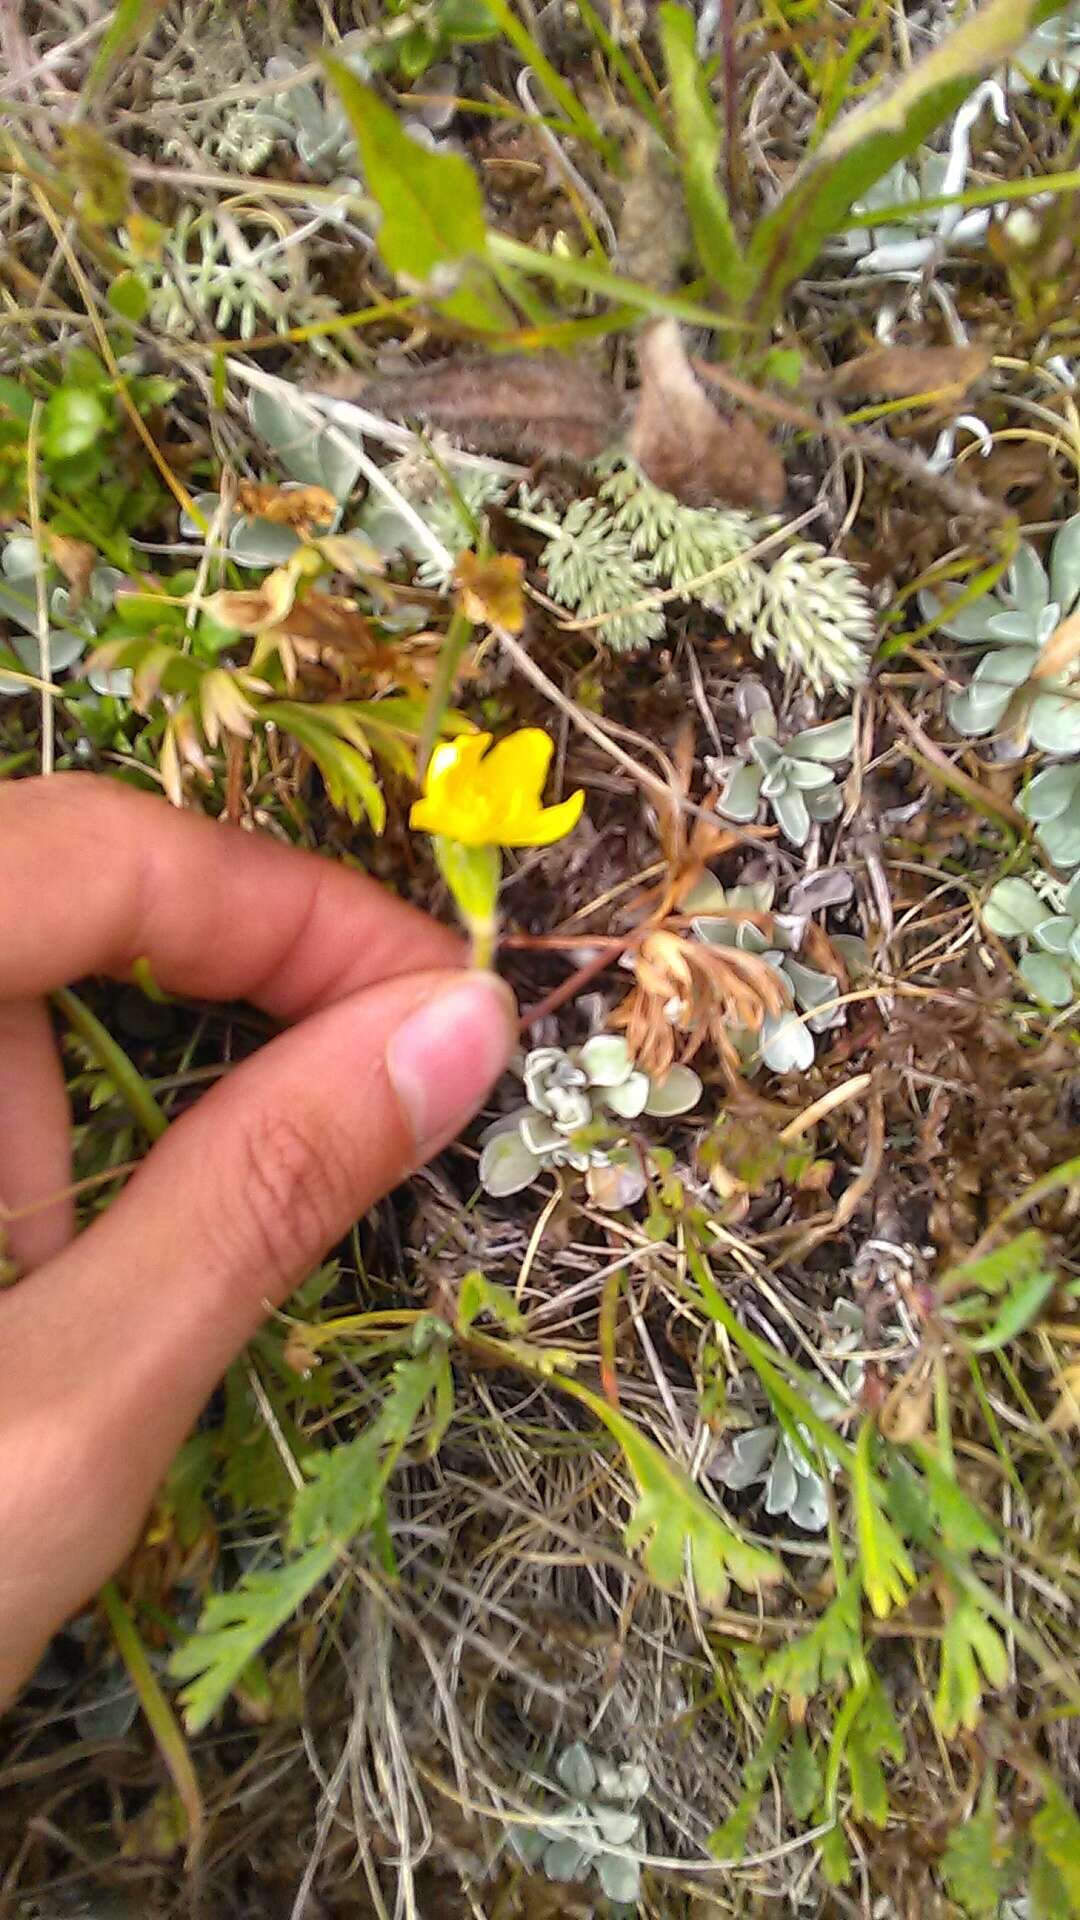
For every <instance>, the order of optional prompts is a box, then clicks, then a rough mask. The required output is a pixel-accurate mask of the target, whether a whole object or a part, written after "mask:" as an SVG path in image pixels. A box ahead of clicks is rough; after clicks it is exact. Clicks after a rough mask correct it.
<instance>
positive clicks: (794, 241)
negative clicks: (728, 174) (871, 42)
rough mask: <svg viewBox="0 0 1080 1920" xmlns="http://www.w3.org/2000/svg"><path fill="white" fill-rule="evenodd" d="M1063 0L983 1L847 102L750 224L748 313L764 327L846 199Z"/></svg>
mask: <svg viewBox="0 0 1080 1920" xmlns="http://www.w3.org/2000/svg"><path fill="white" fill-rule="evenodd" d="M1063 4H1064V0H987V4H986V5H984V6H982V7H980V8H979V9H978V10H977V11H976V12H974V13H971V14H969V15H968V16H967V17H966V18H965V19H964V20H962V21H961V23H960V25H959V26H958V27H956V28H954V29H953V31H952V32H951V33H949V34H946V35H945V36H944V37H943V38H942V39H940V40H939V41H938V42H937V44H936V45H935V46H933V47H931V49H930V51H929V52H928V53H926V54H925V55H924V56H923V58H922V59H921V60H919V61H917V62H916V63H915V65H914V66H912V67H909V68H908V69H907V71H906V72H905V73H903V74H902V75H901V77H900V79H899V80H898V81H896V82H895V83H894V84H892V85H890V86H889V87H888V88H886V89H882V90H880V91H879V92H877V93H876V94H874V96H873V97H872V98H871V99H869V100H868V101H866V102H865V104H863V105H861V106H858V107H856V108H854V110H853V111H852V112H851V113H849V114H847V115H846V116H845V117H844V118H843V119H842V120H839V121H838V122H837V123H836V125H835V126H834V127H832V128H831V130H830V131H829V133H828V134H827V135H826V137H825V139H824V140H823V141H822V142H821V145H820V146H819V147H818V148H817V149H816V151H814V152H813V153H812V154H811V155H810V157H809V158H808V159H807V160H806V161H804V163H803V165H802V166H801V167H800V169H799V171H798V173H797V174H796V176H795V178H794V180H793V181H792V183H791V185H790V186H789V188H788V190H787V192H786V193H785V194H784V195H783V196H782V197H781V199H780V200H779V202H778V203H777V205H776V206H775V207H774V208H773V209H772V211H771V212H770V213H768V214H767V215H766V216H765V218H764V220H762V221H761V222H760V223H759V225H758V227H757V229H756V230H755V233H754V236H753V239H752V241H751V244H750V248H749V253H748V259H749V263H750V266H751V268H752V270H753V273H754V282H755V284H754V288H753V293H752V295H751V297H750V300H749V302H748V313H749V316H750V317H751V318H752V319H753V320H755V321H756V322H757V323H758V325H759V326H760V327H764V326H766V325H767V324H768V322H769V321H770V320H771V319H772V318H773V316H774V315H775V314H776V312H777V311H778V309H779V306H780V303H781V301H782V299H783V296H784V292H785V290H786V289H787V288H788V287H790V286H791V285H792V283H793V282H794V281H795V280H797V279H798V278H799V276H800V274H802V273H804V272H805V270H806V268H807V267H808V266H810V265H811V263H812V261H813V260H814V259H815V258H816V256H817V254H818V253H819V251H820V249H821V246H822V243H823V241H825V240H826V239H827V238H828V236H829V235H830V234H831V233H835V232H836V230H837V228H838V227H839V226H840V225H841V224H842V222H843V220H844V217H845V215H846V214H847V213H848V212H849V211H850V209H851V207H852V206H853V205H854V203H855V201H856V200H858V199H860V198H861V197H863V196H864V195H865V194H866V192H867V190H868V189H869V188H870V187H872V186H873V185H874V183H875V181H877V180H880V179H881V178H882V177H883V176H884V175H885V174H886V173H888V172H889V169H890V168H891V167H894V166H895V165H896V164H897V162H898V161H900V160H903V159H904V158H905V157H906V156H907V155H908V154H909V153H913V152H914V151H915V149H916V147H918V146H919V145H920V144H921V142H922V141H923V140H925V139H926V137H927V135H928V134H930V133H932V132H933V130H934V128H935V127H939V126H941V125H942V124H943V123H944V122H945V121H946V120H948V119H950V118H951V116H952V115H953V114H954V113H955V112H956V110H957V108H958V107H960V106H961V105H962V103H963V101H964V100H966V98H967V96H968V94H969V93H971V91H972V90H973V88H974V87H975V86H977V84H978V82H979V81H980V80H981V79H983V78H984V77H985V76H986V75H987V74H990V73H992V72H993V71H994V69H995V68H996V67H1000V66H1001V65H1002V63H1003V62H1004V61H1005V60H1007V59H1008V58H1009V57H1010V55H1011V54H1013V53H1015V52H1016V51H1017V49H1018V48H1019V47H1020V46H1021V45H1022V44H1023V42H1024V41H1025V40H1026V39H1027V37H1028V35H1029V34H1030V33H1031V31H1032V29H1033V28H1034V27H1035V26H1036V25H1037V24H1038V23H1039V21H1041V20H1045V19H1048V18H1049V17H1050V16H1051V15H1052V14H1054V13H1056V12H1058V11H1059V10H1060V7H1061V6H1062V5H1063Z"/></svg>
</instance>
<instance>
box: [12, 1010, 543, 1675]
mask: <svg viewBox="0 0 1080 1920" xmlns="http://www.w3.org/2000/svg"><path fill="white" fill-rule="evenodd" d="M514 1039H515V1022H514V1008H513V999H512V995H511V994H510V992H509V989H508V988H506V987H505V986H504V985H503V983H502V982H501V981H499V980H498V979H497V978H496V977H495V976H494V975H491V974H480V973H472V974H466V973H439V974H426V975H423V974H421V975H405V976H403V977H400V978H398V979H395V980H389V981H384V982H382V983H381V984H379V985H378V986H373V987H369V988H367V989H365V990H364V991H363V992H360V993H355V994H352V995H349V996H347V997H345V998H343V999H341V1000H339V1001H337V1002H336V1003H335V1004H334V1005H332V1006H330V1007H328V1008H326V1009H325V1010H324V1011H322V1012H320V1013H317V1014H314V1015H312V1016H311V1017H310V1018H308V1019H307V1020H305V1021H303V1022H302V1023H301V1024H300V1025H299V1026H297V1027H294V1028H292V1029H291V1030H290V1031H288V1032H286V1033H283V1034H281V1035H280V1036H279V1037H278V1038H276V1039H275V1040H273V1041H272V1042H271V1043H270V1045H269V1046H267V1047H264V1048H263V1049H262V1051H261V1052H260V1053H258V1054H257V1055H256V1056H255V1058H254V1059H252V1060H250V1061H247V1062H246V1063H245V1064H244V1065H243V1066H242V1067H240V1068H238V1069H237V1071H236V1072H235V1073H233V1074H232V1075H230V1076H229V1078H228V1079H227V1080H225V1081H223V1082H221V1083H220V1084H219V1085H218V1086H217V1087H215V1088H214V1089H213V1091H212V1092H210V1093H208V1094H207V1095H205V1096H204V1097H203V1099H201V1100H200V1101H199V1102H198V1104H197V1105H196V1106H195V1107H193V1108H192V1109H191V1110H190V1111H189V1112H188V1113H186V1114H185V1115H184V1116H183V1117H182V1118H181V1119H180V1120H178V1121H177V1122H176V1123H175V1125H174V1126H173V1127H172V1128H171V1129H170V1131H169V1133H168V1134H167V1135H166V1136H165V1138H164V1139H163V1140H161V1141H160V1142H159V1143H158V1144H157V1146H156V1147H155V1148H154V1149H153V1151H152V1153H151V1154H150V1155H149V1156H148V1158H147V1160H146V1163H145V1165H144V1166H143V1167H142V1168H140V1170H139V1172H138V1174H137V1175H136V1176H135V1178H134V1179H133V1180H132V1181H131V1183H130V1185H129V1186H128V1187H127V1189H126V1191H125V1192H124V1193H123V1194H122V1195H121V1196H120V1198H119V1199H118V1200H117V1201H116V1202H115V1203H114V1205H113V1206H112V1207H111V1208H110V1209H109V1211H108V1212H107V1213H106V1214H104V1215H103V1216H102V1217H101V1219H99V1220H98V1221H96V1222H95V1223H94V1225H93V1226H91V1227H90V1228H89V1229H88V1230H87V1231H86V1232H85V1233H83V1234H82V1235H81V1236H80V1237H79V1238H78V1239H76V1240H75V1241H73V1242H72V1243H71V1244H70V1245H69V1246H68V1247H67V1248H66V1249H65V1250H64V1252H63V1253H61V1254H60V1255H58V1256H57V1258H56V1259H54V1260H52V1261H49V1262H48V1263H47V1264H46V1265H45V1266H43V1267H40V1268H38V1269H37V1270H36V1272H34V1273H33V1274H32V1275H30V1277H29V1278H28V1279H26V1280H25V1281H23V1282H22V1283H21V1284H20V1285H19V1286H18V1287H17V1288H16V1289H15V1290H14V1291H13V1293H12V1294H10V1295H9V1296H8V1297H7V1298H6V1299H5V1301H4V1302H3V1307H2V1315H3V1331H4V1345H3V1353H4V1355H6V1356H7V1357H6V1358H5V1359H3V1360H0V1450H2V1453H3V1457H4V1459H5V1476H4V1477H5V1481H6V1485H7V1493H6V1495H5V1496H4V1499H3V1505H4V1506H5V1507H9V1506H10V1504H11V1503H12V1502H14V1504H15V1507H16V1512H15V1513H14V1514H12V1513H10V1512H8V1513H6V1514H5V1516H4V1525H3V1532H4V1537H5V1562H6V1574H7V1575H9V1576H10V1575H11V1574H13V1573H14V1572H15V1569H16V1568H17V1567H18V1566H19V1564H20V1563H21V1564H22V1566H23V1568H24V1569H25V1570H26V1574H27V1583H28V1586H29V1587H32V1588H33V1589H35V1591H34V1592H32V1593H31V1592H28V1591H27V1588H26V1587H24V1588H23V1589H22V1593H23V1601H22V1605H23V1609H24V1611H23V1618H24V1620H25V1618H26V1617H27V1615H29V1617H30V1618H31V1619H33V1616H34V1613H35V1611H36V1610H37V1608H39V1607H40V1609H41V1613H40V1615H39V1618H38V1620H37V1622H36V1623H35V1624H36V1625H37V1626H38V1627H40V1630H41V1631H40V1638H41V1639H42V1640H44V1639H45V1638H47V1636H48V1633H49V1632H50V1631H51V1629H52V1627H55V1626H56V1625H57V1624H59V1622H60V1620H62V1619H63V1618H64V1617H66V1615H67V1613H69V1612H70V1611H71V1610H72V1609H73V1608H74V1607H76V1606H77V1605H79V1604H80V1602H81V1601H82V1600H83V1599H84V1598H85V1597H86V1596H87V1595H88V1594H89V1593H91V1592H92V1591H93V1590H94V1588H95V1587H96V1586H97V1585H98V1584H100V1581H101V1580H102V1579H103V1578H104V1577H106V1575H107V1574H108V1573H109V1572H110V1571H111V1570H112V1568H113V1567H114V1566H115V1564H116V1563H117V1561H118V1560H119V1559H121V1558H122V1557H123V1555H124V1553H125V1552H126V1551H127V1550H128V1547H129V1546H130V1544H131V1541H132V1540H133V1538H134V1537H135V1534H136V1532H137V1529H138V1527H139V1524H140V1522H141V1520H142V1517H143V1514H144V1512H145V1509H146V1506H147V1504H148V1503H149V1500H150V1498H151V1496H152V1493H153V1491H154V1488H155V1487H156V1485H157V1484H158V1482H159V1480H160V1478H161V1476H162V1474H163V1473H164V1471H165V1469H166V1467H167V1466H168V1463H169V1461H170V1459H171V1457H172V1455H173V1453H174V1452H175V1450H176V1448H177V1446H178V1445H179V1443H180V1441H181V1440H182V1439H183V1438H184V1435H185V1434H186V1433H187V1431H188V1430H189V1428H190V1426H191V1425H192V1423H193V1421H194V1420H195V1418H196V1416H197V1414H198V1412H199V1410H200V1408H201V1407H202V1405H203V1403H204V1402H205V1400H206V1398H207V1395H208V1394H209V1392H210V1391H211V1389H212V1388H213V1386H214V1385H215V1383H216V1382H217V1380H218V1379H219V1378H220V1376H221V1374H222V1373H223V1371H224V1370H225V1368H226V1366H227V1365H228V1363H229V1361H230V1360H231V1359H232V1358H233V1356H234V1355H235V1353H236V1352H237V1351H238V1349H239V1348H240V1347H241V1346H242V1345H243V1344H244V1342H245V1341H246V1340H247V1339H248V1338H249V1337H250V1336H251V1334H252V1333H253V1332H254V1331H255V1329H256V1328H257V1326H258V1325H259V1322H260V1320H261V1319H262V1317H263V1315H264V1314H265V1312H266V1310H267V1307H268V1305H272V1304H275V1303H277V1302H279V1301H281V1300H282V1299H283V1298H284V1297H285V1295H286V1294H287V1293H288V1292H289V1290H290V1289H291V1288H292V1287H293V1286H295V1285H296V1284H297V1283H298V1282H299V1281H300V1280H301V1279H302V1278H303V1277H304V1276H305V1275H306V1274H307V1273H308V1272H310V1270H311V1268H312V1267H313V1266H314V1265H316V1264H317V1262H318V1261H319V1259H320V1258H321V1257H322V1256H323V1254H324V1253H325V1252H326V1251H327V1249H328V1248H329V1247H330V1246H332V1245H333V1244H334V1242H335V1241H337V1240H338V1239H340V1238H341V1236H342V1235H343V1234H344V1233H345V1232H346V1231H347V1230H348V1228H349V1226H350V1225H351V1224H352V1223H353V1221H355V1220H356V1218H357V1217H358V1216H359V1215H360V1214H362V1213H363V1212H364V1211H365V1210H366V1209H367V1208H368V1207H370V1206H371V1205H372V1203H373V1202H374V1201H375V1200H376V1199H378V1198H379V1196H380V1195H382V1194H383V1193H385V1192H386V1191H387V1190H388V1189H389V1188H390V1187H392V1186H394V1185H395V1184H396V1183H397V1182H398V1181H399V1180H401V1179H402V1178H403V1177H404V1176H405V1175H406V1174H407V1173H409V1172H410V1171H411V1170H412V1169H413V1168H414V1167H416V1166H418V1165H419V1164H420V1163H421V1162H422V1161H423V1160H425V1159H426V1158H428V1157H429V1156H430V1155H431V1154H433V1153H434V1152H436V1151H437V1150H438V1149H439V1148H440V1147H441V1146H443V1145H445V1144H446V1142H447V1141H448V1140H450V1139H452V1138H453V1136H454V1134H455V1133H456V1132H457V1131H458V1129H459V1128H460V1127H461V1125H462V1124H463V1123H464V1121H466V1120H467V1119H468V1118H469V1117H470V1115H471V1114H472V1113H473V1112H475V1110H476V1108H477V1107H478V1106H479V1104H480V1102H481V1101H482V1099H483V1097H484V1095H485V1093H486V1092H487V1090H488V1089H489V1087H490V1086H491V1084H492V1082H493V1081H494V1080H495V1079H496V1077H497V1076H498V1074H499V1073H500V1072H501V1070H502V1068H503V1067H504V1066H505V1064H506V1061H507V1058H508V1057H509V1054H510V1050H511V1047H512V1046H513V1044H514ZM4 1584H5V1588H6V1585H7V1582H5V1583H4ZM19 1584H20V1583H19V1580H18V1577H17V1575H16V1579H15V1585H16V1587H18V1586H19ZM4 1611H6V1609H5V1608H4V1606H3V1604H2V1597H0V1614H2V1613H3V1612H4ZM6 1624H7V1623H6V1622H4V1621H2V1620H0V1637H2V1629H3V1627H4V1626H5V1625H6Z"/></svg>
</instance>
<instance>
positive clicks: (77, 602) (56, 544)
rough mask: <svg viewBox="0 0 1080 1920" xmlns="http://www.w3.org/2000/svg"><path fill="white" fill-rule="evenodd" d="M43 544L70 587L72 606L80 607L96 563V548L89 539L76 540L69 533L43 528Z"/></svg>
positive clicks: (88, 587) (88, 589) (88, 588)
mask: <svg viewBox="0 0 1080 1920" xmlns="http://www.w3.org/2000/svg"><path fill="white" fill-rule="evenodd" d="M45 545H46V547H47V548H48V552H49V558H50V560H53V561H55V563H56V565H57V566H58V567H59V569H60V571H61V573H62V574H63V576H64V579H65V580H66V581H67V583H68V586H69V587H70V588H71V605H72V608H75V607H81V606H82V603H83V601H84V600H85V599H86V596H87V594H88V592H89V591H90V575H91V574H92V573H93V571H94V568H95V566H96V565H97V548H96V547H92V546H91V545H90V542H89V540H76V539H74V538H73V537H72V535H71V534H69V533H54V532H53V530H52V528H51V527H47V528H46V529H45Z"/></svg>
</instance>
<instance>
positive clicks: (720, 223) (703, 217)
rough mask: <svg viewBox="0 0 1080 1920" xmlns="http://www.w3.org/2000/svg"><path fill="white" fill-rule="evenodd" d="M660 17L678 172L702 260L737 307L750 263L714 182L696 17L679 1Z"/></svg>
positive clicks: (716, 141)
mask: <svg viewBox="0 0 1080 1920" xmlns="http://www.w3.org/2000/svg"><path fill="white" fill-rule="evenodd" d="M659 17H660V39H661V43H662V45H663V49H664V62H665V64H666V66H667V74H668V83H669V86H670V89H671V109H672V113H673V114H674V118H675V140H676V146H677V150H678V155H679V169H680V172H681V174H682V182H683V193H684V195H685V198H686V210H687V213H688V215H689V217H690V225H691V228H692V229H693V234H694V240H695V243H696V246H697V251H698V258H699V260H700V261H701V264H702V267H703V268H704V270H705V272H706V274H707V275H708V277H709V279H710V280H711V281H712V282H713V284H714V285H715V286H716V287H717V289H718V290H719V292H720V293H721V294H722V295H723V296H724V297H725V299H727V300H730V301H732V302H734V303H738V301H739V300H740V299H741V297H742V295H743V293H744V291H745V290H746V286H747V269H746V262H745V261H744V259H743V256H742V250H741V248H740V246H739V242H738V240H737V238H736V235H735V228H734V226H733V225H732V220H731V214H730V212H729V210H728V205H727V200H726V197H725V195H724V193H723V190H722V189H721V187H720V185H719V182H718V181H717V178H716V168H717V162H718V159H719V155H720V130H719V128H718V126H717V123H716V114H715V111H714V108H713V103H712V100H711V99H710V97H709V90H708V86H707V85H706V81H705V75H704V72H703V70H702V66H701V62H700V61H699V59H698V56H697V51H696V48H695V45H694V39H695V26H694V18H693V15H692V14H691V13H689V12H688V11H687V9H686V8H685V7H682V6H679V5H677V4H675V0H668V4H667V5H665V6H662V7H661V8H660V16H659Z"/></svg>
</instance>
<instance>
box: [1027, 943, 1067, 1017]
mask: <svg viewBox="0 0 1080 1920" xmlns="http://www.w3.org/2000/svg"><path fill="white" fill-rule="evenodd" d="M1020 977H1021V979H1022V980H1023V981H1024V982H1025V984H1026V985H1027V986H1029V987H1030V988H1031V991H1032V993H1033V994H1034V995H1035V997H1036V999H1038V1000H1045V1001H1046V1004H1047V1006H1050V1007H1067V1006H1069V1005H1071V1003H1072V1001H1073V1000H1075V999H1076V998H1077V997H1078V996H1077V988H1076V985H1075V983H1074V981H1073V976H1072V972H1071V970H1070V969H1069V968H1068V967H1067V966H1065V965H1064V963H1063V962H1062V961H1060V960H1055V959H1054V958H1053V956H1052V955H1051V954H1049V953H1025V955H1024V957H1023V959H1022V960H1021V962H1020Z"/></svg>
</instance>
